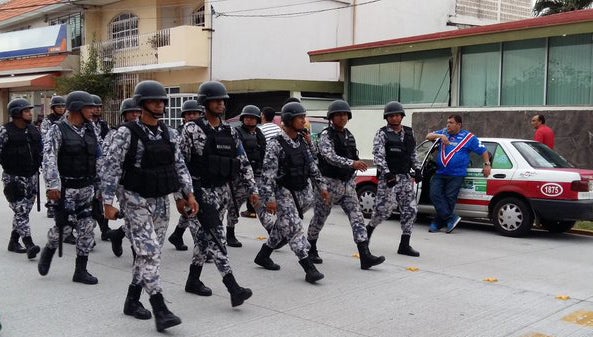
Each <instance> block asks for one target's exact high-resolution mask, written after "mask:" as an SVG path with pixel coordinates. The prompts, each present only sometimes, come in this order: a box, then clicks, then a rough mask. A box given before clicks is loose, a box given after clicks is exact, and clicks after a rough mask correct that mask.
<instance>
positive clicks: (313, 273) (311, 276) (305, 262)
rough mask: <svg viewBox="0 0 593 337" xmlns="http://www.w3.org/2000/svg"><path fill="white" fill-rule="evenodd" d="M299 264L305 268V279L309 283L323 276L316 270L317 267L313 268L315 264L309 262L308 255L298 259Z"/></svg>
mask: <svg viewBox="0 0 593 337" xmlns="http://www.w3.org/2000/svg"><path fill="white" fill-rule="evenodd" d="M299 264H300V265H301V267H303V269H304V270H305V273H306V275H305V281H307V282H309V283H315V282H317V281H319V280H321V279H322V278H324V277H325V276H324V275H323V274H322V273H320V272H319V271H318V270H317V268H315V265H314V264H313V262H311V259H309V257H306V258H304V259H302V260H300V261H299Z"/></svg>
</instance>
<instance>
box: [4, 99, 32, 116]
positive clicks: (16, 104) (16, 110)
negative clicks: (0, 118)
mask: <svg viewBox="0 0 593 337" xmlns="http://www.w3.org/2000/svg"><path fill="white" fill-rule="evenodd" d="M26 109H33V105H32V104H31V103H29V101H27V100H26V99H24V98H17V99H13V100H12V101H10V102H9V103H8V113H9V114H10V117H12V118H18V117H21V112H23V110H26Z"/></svg>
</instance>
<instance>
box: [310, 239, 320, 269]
mask: <svg viewBox="0 0 593 337" xmlns="http://www.w3.org/2000/svg"><path fill="white" fill-rule="evenodd" d="M308 241H309V244H310V245H311V248H310V249H309V259H310V260H311V262H313V263H315V264H322V263H323V259H322V258H320V257H319V252H317V240H308Z"/></svg>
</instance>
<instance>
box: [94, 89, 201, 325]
mask: <svg viewBox="0 0 593 337" xmlns="http://www.w3.org/2000/svg"><path fill="white" fill-rule="evenodd" d="M134 99H135V101H136V104H137V105H138V106H140V107H141V108H142V114H141V116H140V120H139V121H131V122H128V123H125V124H124V125H123V126H122V127H120V128H119V129H118V130H117V132H116V133H115V134H114V136H113V139H112V140H111V144H110V145H109V149H108V150H107V154H106V155H105V168H104V170H105V171H104V172H105V173H104V175H103V180H104V181H103V184H102V186H103V191H102V196H103V202H104V207H105V216H106V217H107V218H109V219H111V220H115V219H116V218H117V217H118V213H119V211H118V210H117V209H116V208H115V207H113V206H112V204H113V201H114V198H115V195H116V192H117V189H118V188H119V185H120V184H121V185H123V192H122V193H121V198H120V200H119V201H120V207H121V208H122V212H123V217H124V219H125V221H126V223H127V224H128V226H129V228H128V230H129V235H130V238H131V240H132V246H133V247H134V250H135V251H136V254H137V256H136V259H135V261H134V266H133V269H132V282H131V284H130V285H129V286H128V294H127V296H126V300H125V303H124V310H123V311H124V314H126V315H129V316H134V317H135V318H137V319H150V317H151V315H150V312H149V311H148V310H146V309H145V308H144V306H143V305H142V303H141V302H140V295H141V292H142V289H143V288H144V290H145V291H146V292H147V293H148V294H149V295H150V303H151V304H152V308H153V313H154V317H155V324H156V328H157V330H158V331H163V330H165V329H167V328H169V327H172V326H175V325H178V324H181V319H180V318H179V317H177V316H175V315H174V314H173V313H172V312H171V311H169V309H168V308H167V306H166V305H165V302H164V298H163V295H162V292H163V288H162V286H161V278H160V272H159V269H160V264H161V251H162V247H163V244H164V241H165V234H166V231H167V226H168V224H169V216H170V205H169V198H168V196H169V194H171V193H174V192H178V191H181V192H182V194H183V195H184V196H185V197H186V199H181V201H180V205H182V206H183V207H188V208H189V211H188V213H189V215H190V216H191V215H194V214H195V213H196V212H197V208H198V204H197V202H196V200H195V198H194V195H193V188H192V186H191V180H190V176H189V172H188V171H187V167H186V166H185V162H184V161H183V157H182V156H181V152H180V151H179V147H178V143H179V139H178V134H177V132H176V131H175V130H173V129H170V128H169V127H167V126H166V125H165V124H164V123H163V122H162V121H159V120H158V119H159V118H162V116H163V113H164V109H165V104H166V103H167V102H168V97H167V93H166V91H165V88H164V87H163V86H162V85H161V84H160V83H159V82H156V81H142V82H140V83H138V84H137V85H136V88H135V91H134Z"/></svg>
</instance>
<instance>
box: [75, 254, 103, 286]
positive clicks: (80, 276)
mask: <svg viewBox="0 0 593 337" xmlns="http://www.w3.org/2000/svg"><path fill="white" fill-rule="evenodd" d="M88 261H89V257H88V256H80V255H78V256H76V269H74V275H73V276H72V282H79V283H84V284H97V283H99V280H97V278H96V277H94V276H93V275H91V274H90V273H89V272H88V271H87V270H86V264H87V262H88Z"/></svg>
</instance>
